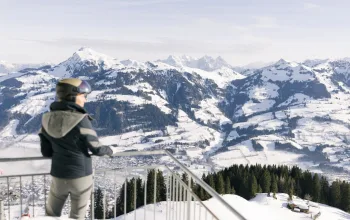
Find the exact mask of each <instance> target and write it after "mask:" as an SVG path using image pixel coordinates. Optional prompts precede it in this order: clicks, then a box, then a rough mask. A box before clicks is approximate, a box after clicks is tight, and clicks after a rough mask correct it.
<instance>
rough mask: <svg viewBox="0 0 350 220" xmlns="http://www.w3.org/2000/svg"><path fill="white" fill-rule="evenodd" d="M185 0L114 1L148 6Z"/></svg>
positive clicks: (125, 4) (122, 4)
mask: <svg viewBox="0 0 350 220" xmlns="http://www.w3.org/2000/svg"><path fill="white" fill-rule="evenodd" d="M184 1H185V0H119V1H115V2H114V3H115V4H117V5H120V6H146V5H158V4H169V3H177V2H184Z"/></svg>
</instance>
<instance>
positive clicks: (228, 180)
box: [225, 176, 232, 194]
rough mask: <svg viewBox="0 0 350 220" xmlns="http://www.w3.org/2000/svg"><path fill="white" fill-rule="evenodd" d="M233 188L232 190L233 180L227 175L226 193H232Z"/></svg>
mask: <svg viewBox="0 0 350 220" xmlns="http://www.w3.org/2000/svg"><path fill="white" fill-rule="evenodd" d="M231 192H232V190H231V180H230V177H229V176H227V177H226V181H225V193H226V194H231Z"/></svg>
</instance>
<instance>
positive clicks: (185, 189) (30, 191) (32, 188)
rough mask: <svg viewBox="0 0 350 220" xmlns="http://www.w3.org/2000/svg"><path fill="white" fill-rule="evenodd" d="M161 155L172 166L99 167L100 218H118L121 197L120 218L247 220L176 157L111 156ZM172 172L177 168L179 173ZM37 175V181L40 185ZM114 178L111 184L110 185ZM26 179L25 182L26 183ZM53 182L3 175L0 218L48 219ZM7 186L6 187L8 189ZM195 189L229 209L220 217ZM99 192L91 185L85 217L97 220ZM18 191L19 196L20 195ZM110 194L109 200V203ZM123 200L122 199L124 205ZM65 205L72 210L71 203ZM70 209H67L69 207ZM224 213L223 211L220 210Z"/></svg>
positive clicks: (43, 176) (127, 154) (122, 154)
mask: <svg viewBox="0 0 350 220" xmlns="http://www.w3.org/2000/svg"><path fill="white" fill-rule="evenodd" d="M162 155H163V156H167V157H169V158H170V160H169V162H168V163H165V164H156V165H145V166H132V167H117V168H107V169H95V170H94V181H93V182H94V185H95V184H96V185H99V186H101V185H104V188H103V191H102V192H103V201H102V202H103V204H102V207H103V216H102V217H101V216H100V217H99V218H103V219H105V218H107V217H108V218H114V219H116V217H117V208H119V212H120V208H121V207H117V200H118V199H119V201H120V204H122V205H123V206H124V207H122V208H123V213H122V214H121V216H122V217H123V218H122V219H135V220H136V219H140V218H143V219H153V220H155V219H162V220H163V219H166V220H175V219H176V220H177V219H185V220H195V219H198V220H202V219H206V220H207V219H230V220H231V219H239V220H245V219H246V218H244V217H243V215H242V214H241V213H240V212H238V211H237V210H236V209H234V208H233V207H232V206H231V205H230V204H228V203H227V202H226V201H225V200H224V199H223V198H222V196H220V195H219V194H218V193H217V192H216V191H215V190H214V189H212V188H211V187H210V186H209V185H208V184H207V183H205V182H204V181H203V180H202V179H200V178H199V177H198V176H196V175H194V174H193V173H192V172H191V171H190V170H189V169H188V168H187V167H186V166H184V165H183V164H182V163H181V162H180V161H179V160H178V159H176V158H175V156H174V155H172V154H171V153H170V152H168V151H166V150H158V151H132V152H120V153H116V154H114V155H113V157H114V158H116V157H118V158H120V157H139V156H162ZM45 159H46V160H47V159H50V158H42V157H31V158H4V159H1V158H0V163H1V162H21V161H33V160H45ZM152 170H153V175H154V176H149V175H150V173H151V172H150V171H152ZM174 170H176V172H175V171H174ZM158 171H159V172H161V174H160V175H161V176H162V177H163V178H164V182H165V192H166V193H165V194H166V195H165V199H164V198H163V199H160V198H159V197H160V195H159V194H160V193H158V191H159V190H161V189H158V187H159V186H158V184H157V181H159V180H158ZM118 174H119V176H120V175H121V176H122V178H118V177H119V176H118ZM180 174H186V176H187V177H188V179H187V180H184V179H183V178H181V177H180ZM101 175H102V176H101ZM34 177H36V181H35V178H34ZM28 178H29V181H28ZM111 179H112V181H110V180H111ZM137 179H139V181H141V182H142V184H141V185H142V186H143V192H137ZM1 180H5V183H4V184H1ZM24 180H26V181H25V183H23V181H24ZM148 180H152V181H153V184H152V183H148V182H147V181H148ZM49 181H50V174H49V173H38V174H26V175H9V176H0V190H1V191H0V220H3V219H7V220H10V219H13V218H17V217H19V216H20V215H22V214H23V213H28V212H30V211H31V215H32V216H34V217H35V216H40V215H45V206H46V199H47V193H48V191H49V187H48V186H49V184H48V183H49ZM97 182H101V183H102V184H101V183H99V184H97ZM35 183H37V185H35ZM108 183H111V184H108ZM128 184H130V185H129V188H130V186H131V187H134V189H133V190H131V192H132V195H128V189H129V188H128ZM3 185H6V187H5V186H3ZM41 186H43V187H41ZM194 186H196V187H201V188H202V189H203V191H204V192H205V193H206V194H207V195H210V196H211V197H212V199H214V200H215V203H216V206H222V207H225V209H226V212H225V214H223V213H218V212H217V210H215V207H209V205H208V202H206V201H204V202H203V201H201V199H200V198H199V196H198V195H197V194H196V193H195V191H194V188H193V187H194ZM121 187H124V189H122V188H121ZM147 187H152V190H151V194H153V195H147V193H148V191H149V189H147ZM96 188H97V187H95V186H93V187H92V192H91V198H90V202H89V204H90V209H89V211H88V213H87V218H90V219H95V217H96V215H95V214H96V213H95V204H96V202H95V193H96V191H95V190H96ZM3 191H4V192H3ZM18 191H19V193H17V192H18ZM118 191H119V193H118ZM129 191H130V189H129ZM122 193H123V195H122ZM140 195H141V196H143V201H142V202H143V204H141V202H140V199H141V198H140ZM107 196H108V198H109V200H110V202H108V201H107ZM150 196H151V197H153V201H152V198H150ZM23 199H24V201H26V202H25V204H23ZM130 199H132V200H133V202H132V203H130V201H129V200H130ZM121 200H124V201H123V202H122V201H121ZM127 201H129V204H133V205H132V206H133V207H132V209H130V207H129V208H128V207H127ZM1 204H2V206H1ZM111 204H112V205H111ZM66 206H69V204H68V202H67V204H66ZM111 206H112V207H111ZM1 207H2V209H1ZM23 207H25V209H26V210H24V209H23ZM38 208H39V209H40V210H39V209H38ZM66 208H67V209H69V207H66ZM5 209H7V210H5ZM11 209H16V210H17V212H13V210H12V211H11ZM18 210H19V211H18ZM107 210H109V213H107ZM220 210H221V212H222V209H220ZM14 213H17V214H14ZM13 215H15V216H13ZM119 215H120V213H119ZM4 216H6V217H4ZM223 216H224V217H223Z"/></svg>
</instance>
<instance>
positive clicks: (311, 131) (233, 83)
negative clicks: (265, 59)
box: [0, 48, 350, 178]
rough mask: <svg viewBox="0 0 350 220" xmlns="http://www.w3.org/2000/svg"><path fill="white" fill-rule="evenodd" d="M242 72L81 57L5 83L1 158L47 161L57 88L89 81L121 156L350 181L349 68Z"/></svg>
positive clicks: (286, 65) (0, 83) (102, 126)
mask: <svg viewBox="0 0 350 220" xmlns="http://www.w3.org/2000/svg"><path fill="white" fill-rule="evenodd" d="M235 70H237V69H236V68H234V67H232V66H231V65H229V64H227V62H226V61H224V60H223V59H222V58H221V57H218V58H216V59H214V58H211V57H208V56H205V57H203V58H199V59H195V58H191V57H188V56H182V57H176V56H169V57H168V58H167V59H165V60H158V61H153V62H151V61H149V62H138V61H135V60H118V59H115V58H113V57H110V56H107V55H104V54H101V53H98V52H96V51H93V50H92V49H90V48H81V49H80V50H78V51H76V52H75V53H74V54H73V55H72V56H71V57H69V58H68V59H66V60H65V61H63V62H61V63H60V64H58V65H44V66H41V67H38V68H31V69H24V70H21V71H16V70H14V72H11V73H9V74H6V75H4V74H3V75H0V117H1V118H2V120H1V121H0V143H2V145H1V146H0V154H1V155H3V153H1V152H7V154H9V153H8V152H9V150H8V149H9V148H12V149H14V148H16V149H17V150H16V152H19V151H18V149H21V147H24V148H26V149H28V146H33V147H29V148H30V149H35V150H36V151H37V147H38V141H39V140H38V137H37V135H36V132H37V131H38V130H39V128H40V120H41V115H42V114H43V113H44V112H46V111H48V110H49V105H50V103H51V102H53V101H54V99H55V93H54V88H55V84H56V82H57V81H58V80H59V79H60V78H63V77H79V78H82V79H86V80H88V81H89V82H90V83H91V84H92V87H93V90H94V91H93V92H92V93H91V94H90V95H89V96H88V103H87V105H86V108H87V109H88V111H89V112H91V114H92V115H93V117H94V118H95V119H96V120H95V121H94V126H95V128H96V129H97V131H98V133H99V135H100V136H101V142H102V143H104V144H113V145H118V149H119V150H120V151H125V150H142V149H148V150H152V149H163V148H167V149H171V150H176V151H177V152H178V153H179V154H182V155H183V159H184V160H191V161H192V165H191V166H192V168H193V169H194V170H195V169H199V168H198V164H200V165H202V166H201V167H203V165H204V166H205V165H207V167H209V168H210V167H215V168H221V167H224V166H230V165H232V164H233V163H243V164H255V163H264V164H298V165H299V166H301V167H303V168H307V169H311V170H312V171H314V172H323V173H325V174H326V175H328V176H330V177H334V178H335V177H341V178H348V176H349V172H350V162H349V161H350V149H349V148H348V144H349V140H350V139H349V138H350V137H349V133H350V116H349V113H350V105H349V104H347V103H349V102H348V101H349V100H350V95H349V94H350V77H349V76H350V61H349V60H348V59H340V60H308V61H305V62H303V63H296V62H290V61H286V60H283V59H281V60H279V61H278V62H276V63H274V64H271V65H268V66H265V67H262V68H258V69H250V70H242V73H239V72H237V71H235ZM0 72H1V71H0ZM34 146H35V147H34ZM33 152H34V150H33ZM8 156H13V155H8ZM213 165H214V166H213ZM3 169H5V168H3ZM335 171H336V172H335ZM200 172H203V170H198V173H200Z"/></svg>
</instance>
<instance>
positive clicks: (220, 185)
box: [216, 173, 225, 195]
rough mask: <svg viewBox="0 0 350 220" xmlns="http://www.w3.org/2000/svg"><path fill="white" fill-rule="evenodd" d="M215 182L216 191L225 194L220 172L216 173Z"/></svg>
mask: <svg viewBox="0 0 350 220" xmlns="http://www.w3.org/2000/svg"><path fill="white" fill-rule="evenodd" d="M217 178H218V180H217V184H216V191H217V192H218V193H219V194H221V195H222V194H225V184H224V178H223V177H222V174H221V173H219V174H218V175H217Z"/></svg>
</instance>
